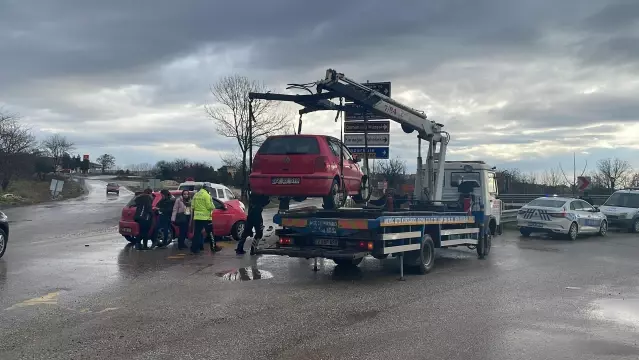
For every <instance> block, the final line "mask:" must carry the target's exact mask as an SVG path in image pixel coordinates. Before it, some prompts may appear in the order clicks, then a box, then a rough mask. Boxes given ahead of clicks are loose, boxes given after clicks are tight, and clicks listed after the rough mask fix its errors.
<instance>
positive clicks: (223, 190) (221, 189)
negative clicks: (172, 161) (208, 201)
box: [178, 181, 246, 212]
mask: <svg viewBox="0 0 639 360" xmlns="http://www.w3.org/2000/svg"><path fill="white" fill-rule="evenodd" d="M204 184H208V186H209V187H210V188H211V189H213V191H215V194H211V195H212V196H213V197H214V198H216V199H218V200H220V201H221V202H223V203H225V202H227V201H231V200H237V196H235V194H234V193H233V191H231V189H229V188H228V187H226V186H224V185H222V184H214V183H210V182H205V181H185V182H183V183H181V184H180V185H178V190H180V191H182V190H188V191H197V190H198V189H200V188H202V186H204ZM238 203H239V205H240V207H241V208H242V211H245V212H246V208H245V206H244V204H243V203H242V202H241V201H238Z"/></svg>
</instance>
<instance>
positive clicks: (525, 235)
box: [519, 228, 532, 237]
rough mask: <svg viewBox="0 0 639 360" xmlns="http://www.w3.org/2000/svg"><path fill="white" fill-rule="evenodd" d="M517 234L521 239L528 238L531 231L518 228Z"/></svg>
mask: <svg viewBox="0 0 639 360" xmlns="http://www.w3.org/2000/svg"><path fill="white" fill-rule="evenodd" d="M519 233H520V234H521V236H523V237H529V236H530V234H532V231H530V229H526V228H519Z"/></svg>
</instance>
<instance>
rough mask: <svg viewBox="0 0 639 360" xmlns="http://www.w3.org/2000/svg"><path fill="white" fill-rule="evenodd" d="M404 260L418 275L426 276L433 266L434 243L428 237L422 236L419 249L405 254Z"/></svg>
mask: <svg viewBox="0 0 639 360" xmlns="http://www.w3.org/2000/svg"><path fill="white" fill-rule="evenodd" d="M404 260H405V261H406V262H407V265H408V266H409V267H412V268H414V269H415V270H417V272H418V273H419V274H422V275H424V274H428V273H429V272H430V271H431V270H432V269H433V267H434V266H435V243H434V242H433V239H432V238H431V237H430V235H428V234H426V235H424V239H423V240H422V244H421V248H420V249H419V250H416V251H411V252H408V253H406V254H405V255H404Z"/></svg>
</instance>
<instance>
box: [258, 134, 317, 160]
mask: <svg viewBox="0 0 639 360" xmlns="http://www.w3.org/2000/svg"><path fill="white" fill-rule="evenodd" d="M319 153H320V147H319V143H318V142H317V137H315V136H299V135H296V136H277V137H271V138H268V139H266V141H264V143H263V144H262V146H261V147H260V149H259V150H258V152H257V154H258V155H319Z"/></svg>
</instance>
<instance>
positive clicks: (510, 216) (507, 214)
mask: <svg viewBox="0 0 639 360" xmlns="http://www.w3.org/2000/svg"><path fill="white" fill-rule="evenodd" d="M517 211H519V209H510V210H502V211H501V221H500V222H501V223H502V224H507V223H512V222H516V221H517Z"/></svg>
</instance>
